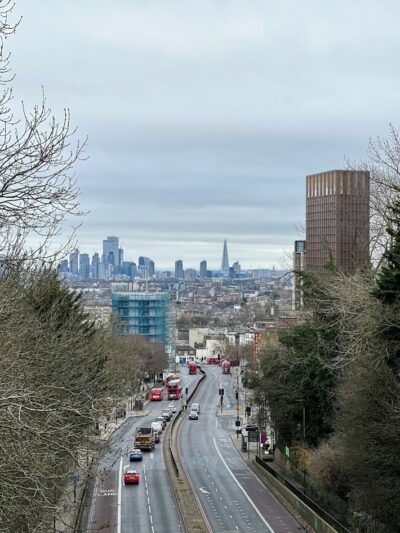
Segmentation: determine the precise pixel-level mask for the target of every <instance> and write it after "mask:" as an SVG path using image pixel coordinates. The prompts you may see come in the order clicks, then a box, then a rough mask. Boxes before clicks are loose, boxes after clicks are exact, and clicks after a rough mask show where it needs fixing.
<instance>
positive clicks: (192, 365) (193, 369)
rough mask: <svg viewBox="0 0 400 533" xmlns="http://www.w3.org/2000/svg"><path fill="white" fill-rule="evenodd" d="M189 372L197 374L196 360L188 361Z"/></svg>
mask: <svg viewBox="0 0 400 533" xmlns="http://www.w3.org/2000/svg"><path fill="white" fill-rule="evenodd" d="M188 367H189V374H197V363H196V361H189V363H188Z"/></svg>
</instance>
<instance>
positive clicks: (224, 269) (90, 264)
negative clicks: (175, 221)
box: [58, 236, 279, 281]
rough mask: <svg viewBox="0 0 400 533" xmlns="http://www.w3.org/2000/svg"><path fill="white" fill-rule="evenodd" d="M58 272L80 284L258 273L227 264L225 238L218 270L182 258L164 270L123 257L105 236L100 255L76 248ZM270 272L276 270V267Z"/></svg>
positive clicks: (116, 244)
mask: <svg viewBox="0 0 400 533" xmlns="http://www.w3.org/2000/svg"><path fill="white" fill-rule="evenodd" d="M114 267H115V270H114ZM58 269H59V272H60V273H63V274H72V275H73V276H75V277H76V278H78V277H79V279H80V280H81V281H89V280H92V281H93V280H103V279H104V280H105V279H112V278H113V276H115V275H117V276H120V275H126V276H127V277H130V278H132V279H133V278H134V277H138V278H139V277H140V278H145V279H146V278H149V279H150V278H152V277H154V275H155V274H156V273H157V274H160V273H169V274H170V275H171V277H172V278H173V277H175V278H178V279H179V278H181V279H189V278H196V277H199V278H206V277H211V275H212V274H213V273H214V274H218V273H220V274H222V275H223V276H225V277H237V276H238V275H239V274H240V272H241V271H242V270H257V269H242V267H241V264H240V263H239V261H238V260H236V261H235V262H234V263H232V265H230V264H229V259H228V251H227V241H226V239H225V240H224V243H223V251H222V261H221V267H220V268H213V267H209V266H208V262H207V259H202V260H201V261H200V262H199V264H198V265H191V264H190V263H188V264H185V263H184V261H182V259H177V260H176V261H175V263H174V265H173V266H172V267H171V266H167V267H165V266H163V265H160V266H158V265H157V266H156V262H155V261H154V260H153V259H151V258H150V257H145V256H142V255H141V256H138V258H137V259H135V258H133V257H130V256H129V255H128V254H125V250H124V249H123V247H122V244H121V243H120V240H119V237H118V236H107V237H106V238H105V239H103V251H102V253H99V252H98V251H95V252H93V253H92V254H90V253H87V250H82V249H79V247H76V248H75V249H74V250H72V251H71V252H70V253H69V255H68V258H64V259H63V260H61V261H60V262H59V266H58ZM272 269H275V266H273V267H272ZM260 270H268V269H260ZM278 270H279V269H278Z"/></svg>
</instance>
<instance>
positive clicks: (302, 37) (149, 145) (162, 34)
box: [6, 0, 400, 269]
mask: <svg viewBox="0 0 400 533" xmlns="http://www.w3.org/2000/svg"><path fill="white" fill-rule="evenodd" d="M19 15H22V16H23V20H22V23H21V25H20V27H19V28H18V30H17V34H16V35H15V36H13V37H11V38H10V39H9V40H7V43H6V48H7V50H10V51H11V52H12V57H11V66H12V69H13V71H14V72H15V73H16V79H15V82H14V87H15V91H14V97H15V100H16V101H17V102H18V101H19V100H22V99H23V100H24V101H25V102H26V104H27V105H28V107H29V106H30V105H32V104H34V103H39V102H40V98H41V86H42V85H43V86H44V89H45V92H46V96H47V100H48V104H49V105H50V106H51V107H52V109H53V110H54V112H55V113H56V115H57V116H59V117H60V119H61V118H62V110H63V107H69V108H70V110H71V114H72V120H73V123H74V124H76V125H77V126H78V127H79V135H80V136H81V137H82V138H84V137H85V136H86V135H88V136H89V142H88V147H87V153H88V155H89V156H90V158H89V160H88V161H84V162H82V163H80V164H79V165H78V166H77V168H76V172H77V175H78V178H79V184H80V188H81V191H82V195H81V205H82V208H83V209H84V210H88V211H90V213H89V215H88V216H87V217H85V219H84V220H83V225H82V227H81V228H80V229H79V232H78V238H79V248H80V250H81V251H82V252H89V253H93V252H94V251H99V252H101V246H102V239H103V238H105V237H106V235H118V236H119V237H120V239H121V244H122V246H123V248H124V249H125V258H126V259H133V260H137V257H138V256H139V255H145V256H149V257H151V258H153V259H154V261H155V263H156V268H160V267H163V268H170V269H172V268H173V264H174V261H175V260H176V259H183V261H184V266H185V268H186V267H196V268H198V263H199V262H200V260H202V259H206V260H207V261H208V263H209V266H210V267H219V266H220V263H221V255H222V246H223V240H224V239H225V238H226V239H227V241H228V247H229V258H230V262H231V264H232V263H233V262H234V261H236V260H239V262H240V263H241V264H242V267H243V268H249V267H252V268H258V267H272V265H275V266H276V267H277V268H280V267H282V266H286V265H285V264H284V263H283V261H282V258H283V256H284V254H285V252H286V253H287V251H289V250H291V248H292V242H293V240H294V239H296V238H299V237H300V238H301V237H302V235H300V234H299V233H298V231H297V230H296V225H297V224H298V223H301V222H302V221H303V219H304V211H305V176H306V174H310V173H314V172H318V171H322V170H330V169H333V168H342V167H343V165H344V157H345V156H349V157H350V158H352V159H358V158H360V157H364V156H365V152H366V147H367V143H368V138H369V137H375V136H377V135H382V134H384V133H385V131H386V128H387V125H388V123H389V122H393V123H394V124H399V116H398V115H399V110H400V71H399V69H398V68H397V64H398V58H399V52H400V32H399V29H398V21H399V20H400V2H398V1H396V0H392V1H389V0H381V1H379V2H378V1H377V0H354V1H352V2H349V1H348V0H335V1H331V2H327V1H326V2H316V1H315V0H301V1H299V0H282V1H280V2H276V1H274V2H272V1H268V0H247V1H245V2H244V1H239V0H232V1H229V0H227V1H223V0H213V1H210V0H193V1H192V0H190V1H188V0H180V1H178V0H168V1H167V2H166V1H165V0H163V1H161V0H151V1H143V0H113V1H112V2H110V1H109V0H108V1H103V0H85V1H78V0H57V1H54V0H41V1H40V2H33V1H32V0H17V1H16V7H15V10H14V14H13V17H14V18H15V19H16V18H17V17H18V16H19Z"/></svg>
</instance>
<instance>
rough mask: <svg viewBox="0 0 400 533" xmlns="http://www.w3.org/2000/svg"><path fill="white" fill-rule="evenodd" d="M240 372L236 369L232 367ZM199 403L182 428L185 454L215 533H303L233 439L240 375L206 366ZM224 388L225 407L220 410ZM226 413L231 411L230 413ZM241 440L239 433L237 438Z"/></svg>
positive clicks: (183, 456)
mask: <svg viewBox="0 0 400 533" xmlns="http://www.w3.org/2000/svg"><path fill="white" fill-rule="evenodd" d="M232 370H233V371H235V369H232ZM206 371H207V376H208V377H207V379H206V380H205V381H203V385H200V388H199V392H198V394H197V395H196V398H195V400H194V401H195V402H196V403H199V404H200V409H201V414H200V416H199V419H198V420H189V419H188V418H187V417H188V413H189V407H188V411H187V413H186V414H185V421H184V422H183V424H182V426H181V428H180V432H179V442H180V450H181V457H182V461H183V464H184V467H185V470H186V472H187V474H188V476H189V478H190V480H191V483H192V486H193V488H194V490H195V493H196V496H197V499H198V501H199V502H200V505H201V507H202V508H203V511H204V514H205V516H206V517H207V520H208V523H209V526H210V530H211V531H213V533H220V532H232V531H240V533H244V532H249V533H261V532H262V533H265V532H270V533H272V532H275V533H295V532H296V533H298V532H299V531H304V530H303V528H302V527H301V526H300V524H299V523H298V522H297V521H296V520H295V519H294V518H293V517H292V515H291V514H290V513H289V512H288V511H287V510H286V509H285V507H283V506H282V505H281V503H280V502H279V501H278V500H277V499H276V498H275V496H274V495H273V494H272V493H271V492H270V491H269V490H268V488H267V487H266V486H265V485H264V484H263V483H262V482H261V481H260V480H259V479H258V478H257V476H256V475H255V474H254V473H253V471H252V470H251V469H250V468H249V467H248V466H247V464H246V462H245V461H244V459H243V458H242V456H241V455H240V454H239V453H238V451H237V450H236V448H235V446H234V445H233V443H232V440H231V434H232V433H234V432H235V420H236V414H235V406H236V399H235V389H236V376H235V374H233V375H223V374H222V372H221V369H220V368H219V367H212V366H208V367H206ZM219 388H224V393H225V394H224V407H223V412H222V414H221V412H220V408H219V405H220V404H219V395H218V391H219ZM224 411H225V412H226V413H228V414H224ZM234 438H236V437H234Z"/></svg>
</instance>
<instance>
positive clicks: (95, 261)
mask: <svg viewBox="0 0 400 533" xmlns="http://www.w3.org/2000/svg"><path fill="white" fill-rule="evenodd" d="M99 267H100V256H99V254H98V253H97V252H96V253H95V254H93V256H92V265H91V272H92V280H93V281H98V280H99V279H100V269H99Z"/></svg>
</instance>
